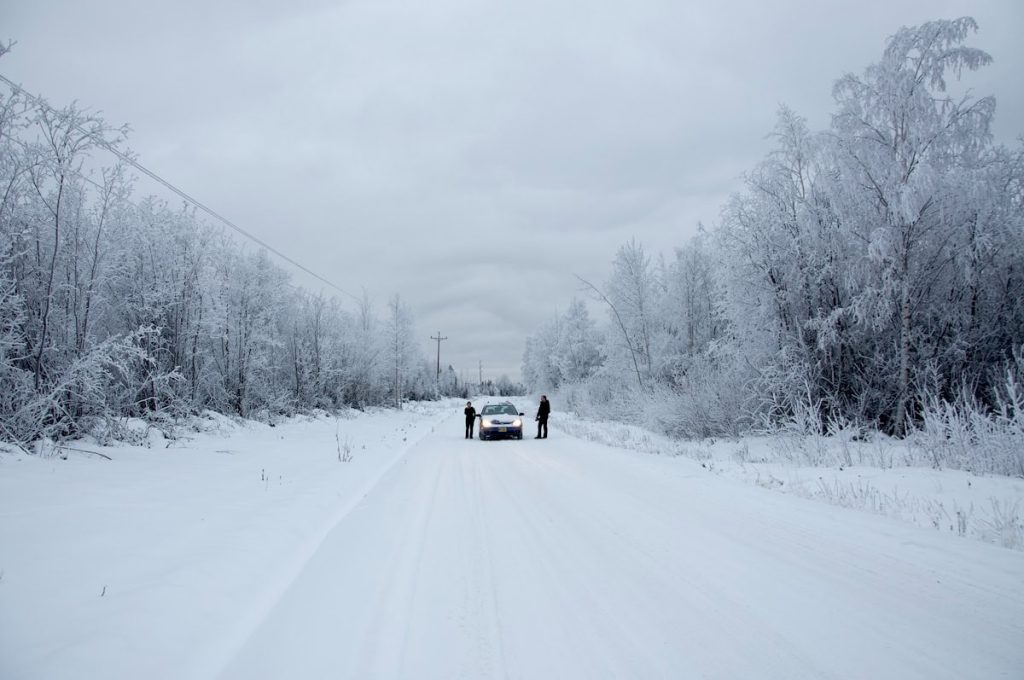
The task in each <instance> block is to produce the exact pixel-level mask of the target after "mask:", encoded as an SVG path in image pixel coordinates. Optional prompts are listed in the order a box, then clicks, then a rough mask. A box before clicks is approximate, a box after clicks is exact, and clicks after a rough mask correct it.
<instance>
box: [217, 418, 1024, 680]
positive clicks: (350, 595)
mask: <svg viewBox="0 0 1024 680" xmlns="http://www.w3.org/2000/svg"><path fill="white" fill-rule="evenodd" d="M460 418H461V415H456V416H453V417H452V418H451V420H450V421H445V422H444V423H443V424H442V426H440V427H438V428H437V430H436V432H434V433H432V434H429V435H428V436H426V437H425V438H423V439H422V440H421V441H419V442H418V443H417V444H416V445H415V446H413V447H412V448H410V449H409V450H408V452H407V453H406V454H405V455H404V456H403V457H402V458H400V459H399V460H398V461H397V463H396V464H395V465H394V466H393V467H392V468H391V469H390V470H389V471H388V472H387V473H386V474H385V475H384V476H383V477H382V478H381V480H380V482H379V483H378V484H376V486H374V487H373V489H372V490H371V491H370V492H369V493H368V494H367V495H366V497H365V498H364V499H363V500H362V502H360V503H359V504H357V505H355V506H354V507H353V509H352V510H351V511H350V512H349V513H348V514H347V515H345V516H344V517H343V518H342V519H341V520H340V521H339V522H338V523H337V525H336V526H335V527H334V528H333V530H331V531H330V532H329V533H328V534H327V535H326V538H325V539H324V541H323V542H322V544H321V545H320V546H319V549H318V550H316V551H315V553H314V554H313V556H312V558H311V559H310V560H309V561H308V562H307V563H306V564H305V566H304V567H303V568H302V569H301V570H300V571H299V572H298V575H297V577H296V578H295V579H294V580H292V581H291V582H290V583H289V584H288V585H287V587H282V588H281V589H280V593H278V594H276V595H279V597H277V596H276V595H275V597H274V598H270V599H268V602H267V604H266V607H265V609H264V610H262V611H257V612H255V615H254V616H253V617H251V618H252V621H251V623H252V625H251V626H248V627H245V626H243V627H242V628H243V629H240V630H239V631H238V634H237V635H236V636H235V638H236V639H235V641H234V644H229V645H228V646H229V647H230V649H226V650H223V659H224V661H225V666H224V667H223V668H222V670H221V672H222V674H223V676H224V677H228V678H239V679H241V678H245V679H252V678H524V679H536V678H558V679H560V680H565V679H570V678H613V677H614V678H786V679H790V680H791V679H794V678H872V679H879V678H899V679H901V680H910V679H912V678H927V679H929V680H935V679H937V678H956V679H958V680H960V679H963V678H1017V679H1019V678H1022V677H1024V554H1021V553H1019V552H1013V551H1009V550H1005V549H1001V548H997V547H994V546H989V545H984V544H980V543H976V542H972V541H965V540H963V539H958V538H955V537H951V536H948V535H942V534H938V533H934V532H929V531H927V530H922V529H919V528H914V527H909V526H906V525H903V524H901V523H899V522H896V521H893V520H889V519H886V518H882V517H876V516H873V515H868V514H864V513H860V512H854V511H850V510H845V509H842V508H836V507H831V506H826V505H823V504H820V503H815V502H811V501H805V500H802V499H799V498H794V497H791V496H785V495H781V494H776V493H772V492H770V491H767V490H764V489H760V488H758V487H751V486H744V485H740V484H738V483H735V482H731V481H729V480H726V479H721V478H719V477H716V476H714V475H711V474H708V473H707V472H706V471H704V470H703V469H702V468H701V466H700V465H699V464H698V463H694V462H692V461H687V460H679V459H666V458H661V457H657V456H650V455H642V454H635V453H630V452H626V451H621V450H616V449H611V448H606V447H603V446H600V445H597V444H593V443H589V442H583V441H581V440H578V439H573V438H569V437H567V436H565V435H564V434H562V433H560V432H558V431H557V430H556V429H555V428H554V427H553V428H552V436H551V438H550V439H548V440H546V441H535V440H532V439H527V440H524V441H522V442H517V441H507V442H480V441H475V440H474V441H466V440H464V439H462V437H461V424H460Z"/></svg>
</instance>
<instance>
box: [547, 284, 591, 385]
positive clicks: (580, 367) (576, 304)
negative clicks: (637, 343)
mask: <svg viewBox="0 0 1024 680" xmlns="http://www.w3.org/2000/svg"><path fill="white" fill-rule="evenodd" d="M556 329H557V337H556V339H555V344H554V347H552V348H551V359H550V361H551V364H552V366H553V367H557V369H558V375H559V378H560V380H561V381H563V382H581V381H583V380H586V379H587V378H589V377H590V376H592V375H593V374H594V373H595V372H596V371H597V369H598V368H600V366H601V364H602V363H603V361H604V357H603V356H602V354H601V336H600V334H599V333H598V332H597V329H596V326H595V324H594V322H593V321H592V320H591V318H590V313H589V312H588V311H587V306H586V304H584V303H583V302H582V301H581V300H578V299H576V298H573V300H572V301H571V302H570V303H569V309H567V310H566V312H565V314H564V315H562V317H561V320H560V321H559V323H558V324H556Z"/></svg>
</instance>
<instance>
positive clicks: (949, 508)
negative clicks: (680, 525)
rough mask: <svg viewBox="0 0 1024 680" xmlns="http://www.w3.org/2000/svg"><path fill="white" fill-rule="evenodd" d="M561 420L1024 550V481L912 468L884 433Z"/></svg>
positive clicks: (576, 431)
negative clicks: (694, 433)
mask: <svg viewBox="0 0 1024 680" xmlns="http://www.w3.org/2000/svg"><path fill="white" fill-rule="evenodd" d="M557 416H558V417H556V418H554V419H553V420H552V427H553V428H556V429H560V430H562V431H564V432H567V433H570V434H572V435H573V436H577V437H581V438H583V439H587V440H589V441H594V442H600V443H603V444H607V445H610V446H616V447H620V448H625V449H630V450H633V451H640V452H644V453H652V454H657V455H665V456H681V457H686V458H691V459H693V460H696V461H699V462H700V463H701V464H702V465H703V466H704V468H705V469H707V470H710V471H711V472H714V473H716V474H718V475H721V476H723V477H729V478H731V479H739V480H743V481H746V482H750V483H753V484H757V485H758V486H761V487H764V488H766V489H773V490H776V491H780V492H783V493H788V494H793V495H796V496H801V497H803V498H811V499H815V500H820V501H825V502H827V503H831V504H833V505H839V506H842V507H847V508H854V509H857V510H865V511H869V512H873V513H877V514H880V515H885V516H888V517H893V518H896V519H901V520H904V521H907V522H911V523H913V524H915V525H917V526H921V527H928V528H932V529H935V530H937V531H940V532H945V533H952V534H955V535H958V536H963V537H968V538H973V539H977V540H981V541H985V542H988V543H994V544H996V545H999V546H1002V547H1005V548H1013V549H1015V550H1024V479H1021V478H1019V477H1003V476H1000V475H990V474H973V473H970V472H965V471H962V470H936V469H933V468H923V467H912V466H909V465H907V464H906V462H905V458H906V457H905V456H903V455H902V453H903V447H904V444H902V443H901V442H898V441H895V440H891V439H889V438H886V437H884V436H881V435H878V436H876V437H875V438H873V439H872V440H870V441H864V442H853V441H849V440H848V439H846V440H844V439H841V438H835V437H813V436H807V437H794V436H775V437H744V438H741V439H739V440H728V439H717V440H705V441H699V442H680V441H675V440H672V439H669V438H667V437H664V436H661V435H659V434H656V433H652V432H650V431H648V430H644V429H643V428H640V427H635V426H631V425H624V424H621V423H607V422H593V421H583V420H579V419H578V418H574V417H569V416H568V415H566V414H557ZM811 460H817V461H831V464H830V465H811V464H808V461H811Z"/></svg>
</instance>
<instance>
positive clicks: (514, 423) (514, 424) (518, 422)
mask: <svg viewBox="0 0 1024 680" xmlns="http://www.w3.org/2000/svg"><path fill="white" fill-rule="evenodd" d="M522 426H523V421H521V420H519V418H516V419H515V420H513V421H512V427H522Z"/></svg>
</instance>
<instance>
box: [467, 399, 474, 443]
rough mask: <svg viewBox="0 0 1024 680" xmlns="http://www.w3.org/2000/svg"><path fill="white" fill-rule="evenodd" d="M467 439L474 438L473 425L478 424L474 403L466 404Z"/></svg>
mask: <svg viewBox="0 0 1024 680" xmlns="http://www.w3.org/2000/svg"><path fill="white" fill-rule="evenodd" d="M465 414H466V439H472V438H473V424H474V423H476V409H475V408H473V402H471V401H467V402H466V410H465Z"/></svg>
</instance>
